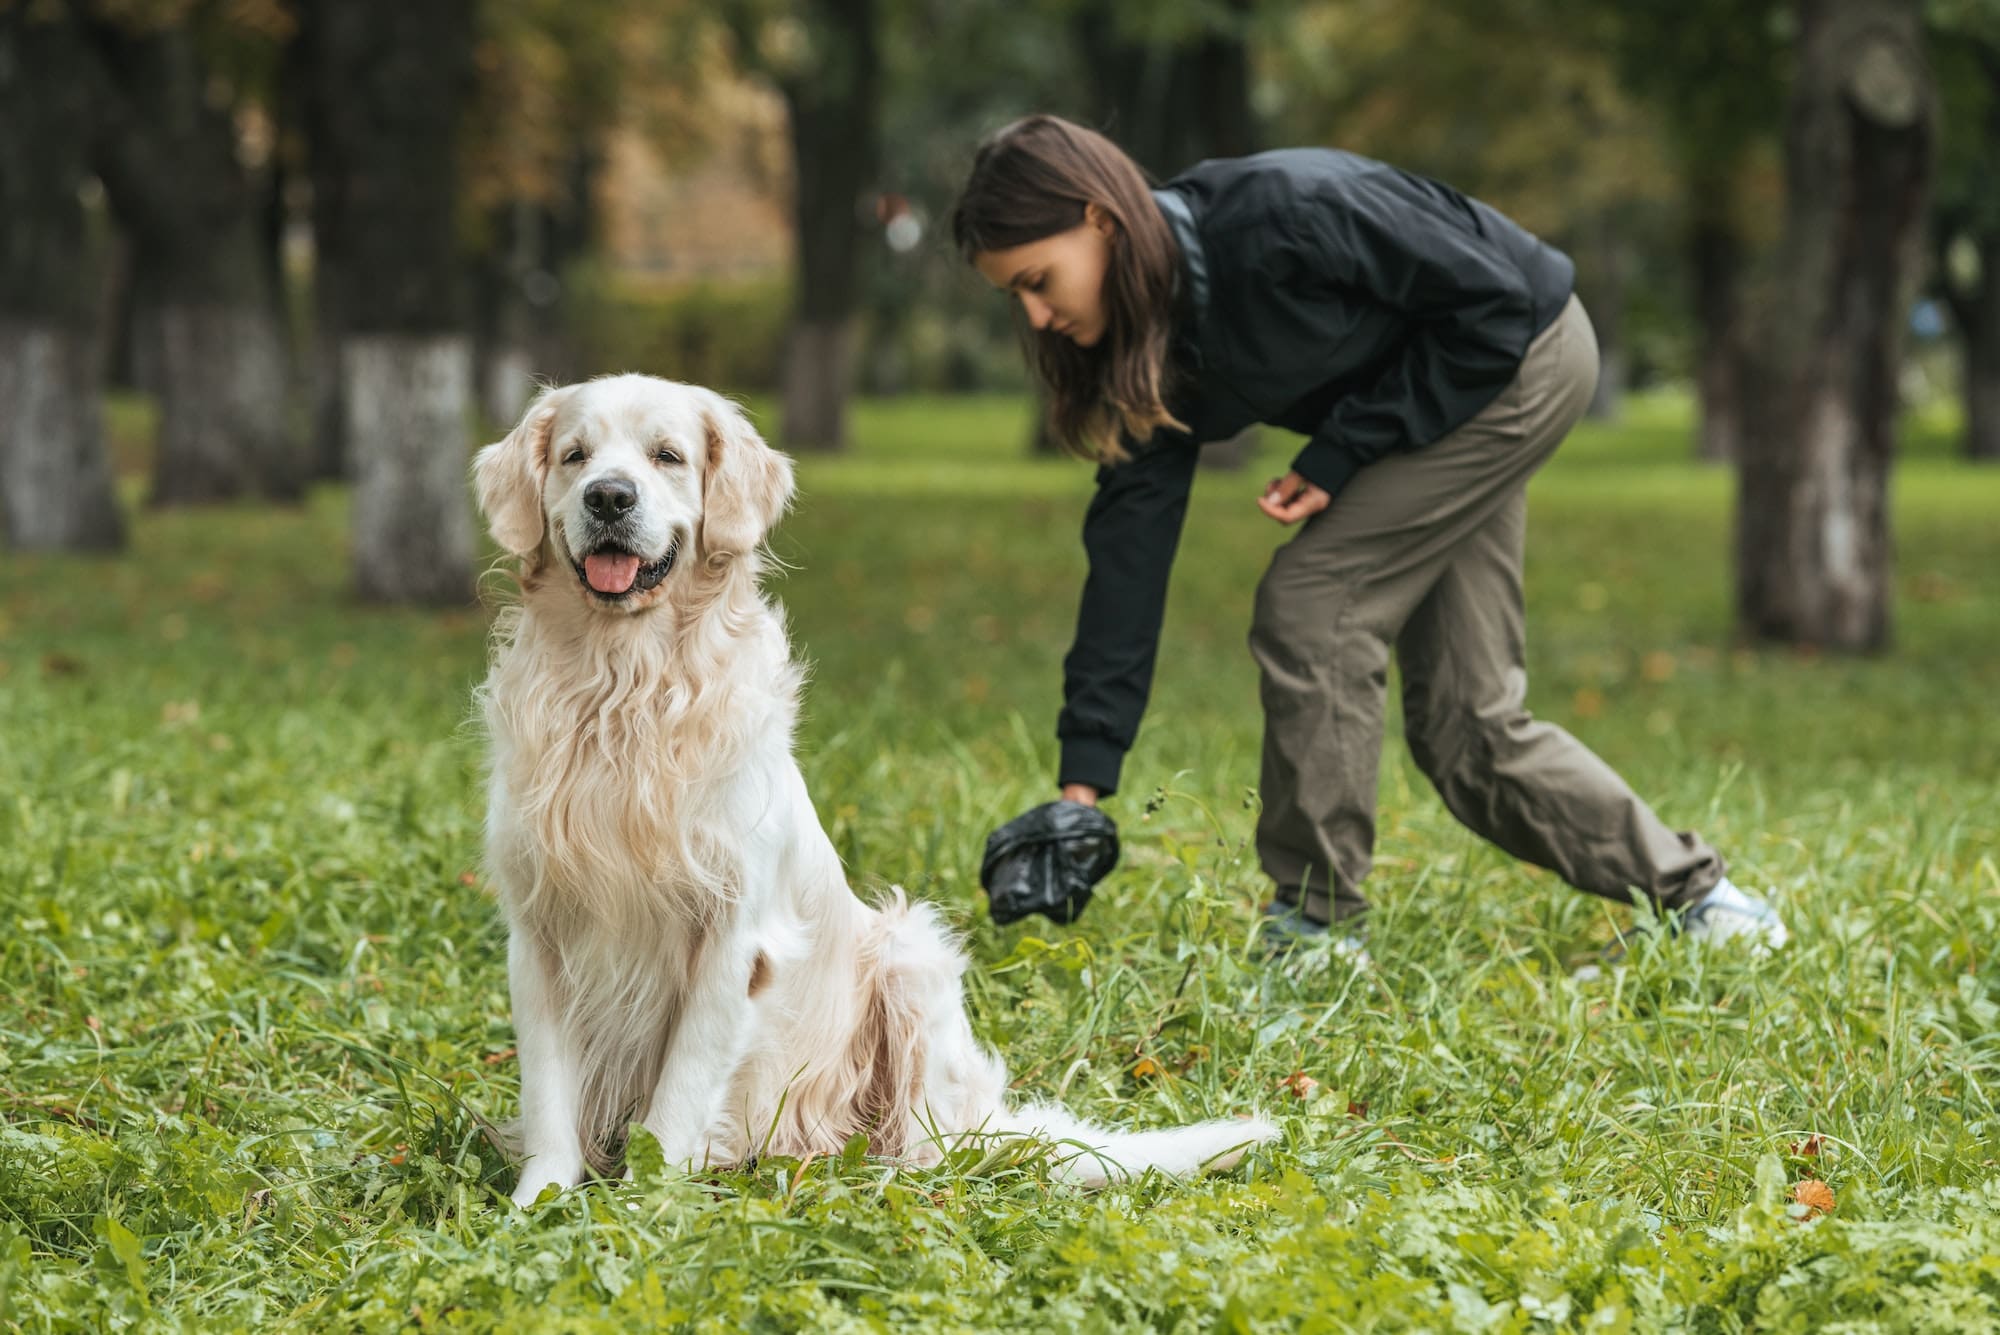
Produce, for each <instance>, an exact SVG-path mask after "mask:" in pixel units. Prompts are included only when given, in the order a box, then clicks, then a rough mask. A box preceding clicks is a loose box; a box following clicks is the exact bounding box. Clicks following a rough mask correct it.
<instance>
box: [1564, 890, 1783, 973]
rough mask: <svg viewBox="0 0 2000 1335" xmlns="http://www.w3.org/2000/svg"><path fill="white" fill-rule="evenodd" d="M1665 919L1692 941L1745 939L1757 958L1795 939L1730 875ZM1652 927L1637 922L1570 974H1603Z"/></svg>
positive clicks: (1673, 930) (1774, 914)
mask: <svg viewBox="0 0 2000 1335" xmlns="http://www.w3.org/2000/svg"><path fill="white" fill-rule="evenodd" d="M1666 921H1667V930H1668V931H1669V932H1671V933H1673V934H1674V935H1676V936H1686V937H1687V938H1688V939H1689V940H1691V941H1698V942H1701V943H1703V944H1717V943H1720V942H1723V941H1744V942H1746V943H1747V944H1748V945H1749V947H1750V954H1751V955H1752V957H1754V958H1757V959H1762V958H1764V957H1765V956H1767V955H1769V954H1770V953H1771V952H1772V951H1774V950H1776V949H1778V947H1780V946H1782V945H1784V944H1785V942H1787V941H1789V940H1791V938H1792V934H1791V933H1790V932H1788V931H1786V930H1785V923H1784V920H1783V919H1782V918H1780V917H1779V916H1778V911H1777V910H1776V909H1774V908H1772V907H1771V906H1770V905H1769V904H1768V903H1766V902H1765V901H1764V900H1762V899H1759V898H1758V897H1757V896H1755V895H1753V894H1751V893H1749V892H1748V891H1746V890H1744V889H1742V888H1741V887H1739V886H1737V885H1736V884H1735V883H1734V882H1732V881H1731V880H1729V878H1728V877H1724V878H1723V879H1722V880H1720V881H1717V882H1716V883H1715V888H1714V889H1713V890H1710V891H1709V892H1708V893H1707V894H1705V895H1703V896H1702V897H1701V900H1700V901H1699V902H1698V903H1695V904H1692V905H1690V906H1689V907H1688V908H1687V909H1685V910H1683V911H1682V912H1681V913H1680V915H1679V916H1678V918H1675V917H1669V918H1667V920H1666ZM1652 930H1653V928H1652V926H1651V924H1649V923H1644V922H1641V923H1636V924H1634V925H1633V927H1632V930H1631V931H1629V932H1626V933H1624V934H1623V935H1622V936H1621V937H1620V938H1619V939H1618V940H1617V942H1615V943H1614V944H1612V945H1611V946H1610V947H1608V948H1607V949H1606V950H1605V952H1604V954H1603V955H1602V956H1601V957H1600V958H1599V960H1598V961H1597V962H1596V963H1592V964H1584V965H1580V966H1578V967H1577V968H1575V969H1573V970H1571V971H1570V977H1572V978H1574V979H1576V980H1577V981H1579V982H1586V983H1587V982H1592V981H1594V980H1596V979H1598V978H1601V977H1603V976H1604V971H1605V969H1607V968H1616V967H1617V966H1619V965H1621V964H1623V963H1624V962H1625V954H1626V951H1628V950H1629V949H1630V948H1631V943H1632V942H1633V941H1635V940H1637V939H1638V938H1639V937H1642V936H1645V935H1647V934H1648V933H1650V932H1651V931H1652Z"/></svg>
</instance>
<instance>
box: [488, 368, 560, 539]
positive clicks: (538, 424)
mask: <svg viewBox="0 0 2000 1335" xmlns="http://www.w3.org/2000/svg"><path fill="white" fill-rule="evenodd" d="M567 393H569V390H568V389H567V388H563V389H545V390H543V391H542V392H541V393H540V394H538V395H536V396H535V401H534V402H533V403H531V404H529V405H528V411H527V412H525V413H523V414H522V415H521V421H520V424H519V425H518V426H516V427H515V428H514V429H513V430H512V431H510V432H508V433H507V437H506V439H504V440H500V441H495V442H494V443H493V444H491V445H488V446H487V447H486V448H485V449H483V450H481V451H480V452H479V457H478V458H477V459H476V460H474V461H473V465H472V476H473V481H474V484H475V486H476V488H477V490H478V492H479V509H480V511H481V512H482V513H484V514H485V516H486V526H487V527H488V528H489V529H491V530H492V531H493V540H494V541H495V542H497V543H499V544H500V545H501V546H502V547H504V548H506V549H507V550H508V551H510V552H512V553H513V554H514V555H516V556H520V557H528V556H533V555H534V554H535V553H536V552H537V551H539V550H540V549H541V545H542V479H543V478H544V477H546V476H547V475H548V471H549V429H550V427H551V426H553V425H554V424H555V417H556V405H557V403H558V401H559V400H560V398H561V396H562V395H565V394H567Z"/></svg>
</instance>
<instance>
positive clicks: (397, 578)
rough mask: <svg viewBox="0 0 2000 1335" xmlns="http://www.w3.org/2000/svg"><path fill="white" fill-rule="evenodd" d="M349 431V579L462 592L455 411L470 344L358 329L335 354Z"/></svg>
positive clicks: (424, 595)
mask: <svg viewBox="0 0 2000 1335" xmlns="http://www.w3.org/2000/svg"><path fill="white" fill-rule="evenodd" d="M341 362H342V365H344V366H345V367H346V369H347V385H346V392H345V394H344V398H345V399H346V402H347V405H348V411H349V412H350V413H351V414H352V421H353V424H354V440H355V443H356V445H357V446H358V448H357V449H356V450H355V451H354V463H355V475H354V583H355V588H356V590H357V592H359V593H360V595H361V596H362V597H363V598H365V599H367V600H369V601H370V602H385V603H407V602H415V603H462V602H464V601H466V599H467V598H468V597H470V596H471V594H472V562H471V554H472V549H473V531H472V509H471V502H470V501H469V500H468V498H467V495H466V485H465V475H466V457H465V450H464V441H465V411H466V406H467V405H468V404H469V403H471V402H472V345H471V340H470V339H468V338H467V337H465V336H464V335H460V334H446V335H434V336H429V337H425V336H419V335H403V334H363V335H357V336H355V337H353V338H350V339H349V340H348V341H347V347H346V350H345V352H344V354H343V356H342V358H341Z"/></svg>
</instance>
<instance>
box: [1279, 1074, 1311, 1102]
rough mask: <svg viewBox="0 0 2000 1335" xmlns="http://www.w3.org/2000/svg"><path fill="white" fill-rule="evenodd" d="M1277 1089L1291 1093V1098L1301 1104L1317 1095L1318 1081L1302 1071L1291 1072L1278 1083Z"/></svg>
mask: <svg viewBox="0 0 2000 1335" xmlns="http://www.w3.org/2000/svg"><path fill="white" fill-rule="evenodd" d="M1278 1087H1279V1088H1280V1089H1285V1090H1289V1091H1291V1095H1292V1097H1293V1098H1295V1099H1298V1100H1299V1101H1301V1102H1304V1101H1306V1100H1308V1099H1311V1098H1312V1097H1313V1096H1314V1095H1316V1094H1318V1093H1319V1081H1317V1080H1315V1079H1313V1078H1312V1077H1311V1076H1309V1075H1307V1074H1306V1073H1305V1072H1304V1071H1293V1072H1292V1073H1291V1074H1290V1075H1288V1076H1286V1077H1285V1078H1284V1079H1283V1080H1280V1081H1279V1082H1278Z"/></svg>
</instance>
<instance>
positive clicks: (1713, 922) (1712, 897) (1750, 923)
mask: <svg viewBox="0 0 2000 1335" xmlns="http://www.w3.org/2000/svg"><path fill="white" fill-rule="evenodd" d="M1680 930H1681V932H1682V933H1683V934H1685V935H1686V936H1687V937H1688V938H1689V939H1691V940H1694V941H1701V942H1715V941H1747V942H1749V944H1750V953H1751V954H1752V955H1755V956H1757V957H1759V958H1762V957H1763V956H1765V955H1768V954H1770V953H1771V952H1772V951H1774V950H1776V949H1777V948H1778V947H1780V946H1782V945H1784V944H1785V942H1787V941H1789V940H1791V938H1792V934H1791V933H1790V932H1788V931H1786V930H1785V924H1784V920H1783V919H1781V918H1779V917H1778V911H1777V910H1776V909H1774V908H1772V907H1771V906H1770V905H1769V904H1767V903H1765V902H1764V901H1763V900H1761V899H1759V898H1757V896H1755V895H1753V894H1749V893H1748V892H1746V891H1743V890H1740V889H1738V888H1737V887H1736V886H1735V885H1733V884H1731V883H1730V881H1729V879H1728V878H1727V877H1724V878H1723V879H1722V880H1720V881H1717V882H1716V883H1715V889H1713V890H1711V891H1709V892H1708V893H1707V894H1705V895H1703V896H1702V897H1701V902H1700V903H1698V904H1696V905H1694V907H1692V908H1690V909H1689V910H1688V911H1687V912H1686V913H1683V914H1682V915H1681V926H1680Z"/></svg>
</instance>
